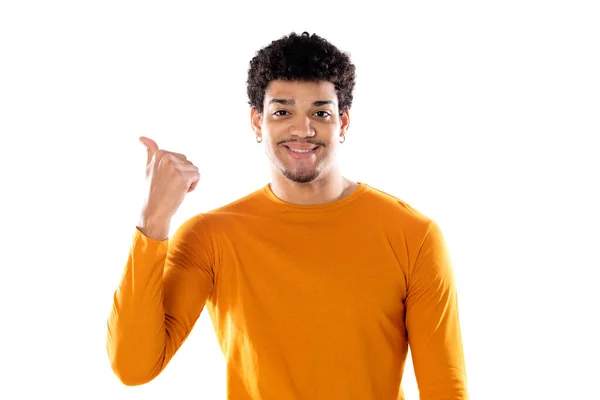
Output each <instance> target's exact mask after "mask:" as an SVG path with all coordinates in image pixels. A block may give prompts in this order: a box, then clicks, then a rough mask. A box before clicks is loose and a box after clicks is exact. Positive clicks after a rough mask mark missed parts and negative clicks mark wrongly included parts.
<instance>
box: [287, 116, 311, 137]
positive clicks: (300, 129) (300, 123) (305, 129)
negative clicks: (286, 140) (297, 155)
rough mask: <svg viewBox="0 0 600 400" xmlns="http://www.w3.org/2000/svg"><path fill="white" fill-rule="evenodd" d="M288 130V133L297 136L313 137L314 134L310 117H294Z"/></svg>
mask: <svg viewBox="0 0 600 400" xmlns="http://www.w3.org/2000/svg"><path fill="white" fill-rule="evenodd" d="M289 132H290V135H294V136H299V137H313V136H315V135H316V132H315V129H314V128H313V127H312V125H311V120H310V118H295V119H294V120H293V121H292V122H291V124H290V128H289Z"/></svg>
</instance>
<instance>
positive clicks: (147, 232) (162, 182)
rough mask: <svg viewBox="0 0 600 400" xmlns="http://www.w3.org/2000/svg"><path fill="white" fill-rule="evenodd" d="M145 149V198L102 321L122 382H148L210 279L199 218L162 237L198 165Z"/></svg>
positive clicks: (185, 328)
mask: <svg viewBox="0 0 600 400" xmlns="http://www.w3.org/2000/svg"><path fill="white" fill-rule="evenodd" d="M140 141H141V142H142V143H143V144H145V145H146V147H147V148H148V161H147V165H146V177H147V180H148V195H147V197H146V201H145V203H144V211H143V212H142V217H141V218H140V222H139V225H138V227H137V229H136V231H135V233H134V236H133V241H132V243H131V247H130V251H129V257H128V260H127V264H126V266H125V270H124V272H123V275H122V277H121V282H120V284H119V286H118V288H117V290H116V291H115V293H114V298H113V307H112V310H111V312H110V316H109V318H108V324H107V325H108V326H107V336H106V349H107V352H108V357H109V359H110V363H111V366H112V369H113V371H114V373H115V374H116V375H117V376H118V377H119V379H120V380H121V382H123V383H124V384H126V385H130V386H133V385H141V384H144V383H147V382H149V381H151V380H152V379H154V378H155V377H156V376H157V375H158V374H159V373H160V372H161V371H162V370H163V369H164V368H165V367H166V365H167V364H168V363H169V361H170V360H171V358H172V357H173V355H174V354H175V352H176V351H177V350H178V349H179V347H180V346H181V345H182V344H183V342H184V340H185V339H186V338H187V336H188V335H189V333H190V331H191V329H192V327H193V326H194V324H195V322H196V320H197V319H198V317H199V316H200V312H201V311H202V308H203V307H204V305H205V303H206V299H207V298H208V296H209V294H210V292H211V291H212V287H213V282H214V271H213V266H214V256H213V254H214V253H213V246H212V241H211V235H210V232H209V230H208V227H207V226H206V223H205V220H204V218H203V217H202V216H201V215H197V216H196V217H193V218H190V219H188V220H187V221H186V222H185V223H184V224H182V226H181V227H180V228H179V229H178V230H177V231H176V233H175V234H174V235H173V238H171V239H169V238H168V232H169V225H170V221H171V218H172V216H173V215H174V214H175V212H176V211H177V209H178V207H179V205H180V204H181V202H182V201H183V199H184V197H185V194H186V193H188V192H191V191H192V190H194V189H195V187H196V185H197V184H198V180H199V178H200V175H199V172H198V169H197V168H196V167H195V166H194V165H193V164H192V163H191V162H189V161H188V160H187V159H186V157H185V156H184V155H182V154H178V153H172V152H166V151H164V150H159V149H158V146H157V145H156V143H155V142H154V141H153V140H151V139H148V138H143V137H142V138H140Z"/></svg>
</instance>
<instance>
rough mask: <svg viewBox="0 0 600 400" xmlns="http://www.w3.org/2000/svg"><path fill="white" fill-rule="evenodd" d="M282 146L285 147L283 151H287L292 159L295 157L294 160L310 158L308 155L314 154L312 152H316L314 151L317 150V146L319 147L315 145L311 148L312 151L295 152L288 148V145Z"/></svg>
mask: <svg viewBox="0 0 600 400" xmlns="http://www.w3.org/2000/svg"><path fill="white" fill-rule="evenodd" d="M283 147H285V151H286V152H287V153H288V154H289V155H290V156H291V157H292V158H294V159H296V160H302V159H305V158H310V157H312V156H313V155H314V154H315V153H316V152H317V151H318V150H319V148H320V147H321V146H317V147H316V148H315V149H314V150H312V151H307V152H303V153H296V152H294V151H292V150H290V148H289V147H288V146H286V145H283Z"/></svg>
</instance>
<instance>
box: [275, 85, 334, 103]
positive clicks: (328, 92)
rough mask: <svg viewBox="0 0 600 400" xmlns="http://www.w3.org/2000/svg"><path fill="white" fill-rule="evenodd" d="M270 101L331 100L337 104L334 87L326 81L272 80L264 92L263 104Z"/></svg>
mask: <svg viewBox="0 0 600 400" xmlns="http://www.w3.org/2000/svg"><path fill="white" fill-rule="evenodd" d="M271 99H290V100H294V101H296V102H303V101H306V102H311V103H312V102H313V101H317V100H332V101H334V102H335V103H336V104H337V94H336V92H335V86H334V85H333V83H331V82H328V81H321V82H300V81H281V80H274V81H271V82H270V83H269V85H268V86H267V90H266V91H265V102H266V103H267V104H268V102H269V100H271Z"/></svg>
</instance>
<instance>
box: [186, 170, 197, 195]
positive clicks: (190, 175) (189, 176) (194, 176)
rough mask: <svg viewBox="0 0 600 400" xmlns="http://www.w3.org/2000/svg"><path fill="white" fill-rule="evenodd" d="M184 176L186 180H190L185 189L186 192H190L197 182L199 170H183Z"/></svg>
mask: <svg viewBox="0 0 600 400" xmlns="http://www.w3.org/2000/svg"><path fill="white" fill-rule="evenodd" d="M184 174H185V176H186V178H187V179H188V181H189V182H190V186H189V188H188V190H187V192H188V193H189V192H191V191H193V190H194V189H196V186H198V182H199V181H200V172H198V171H197V170H196V171H185V172H184Z"/></svg>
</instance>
